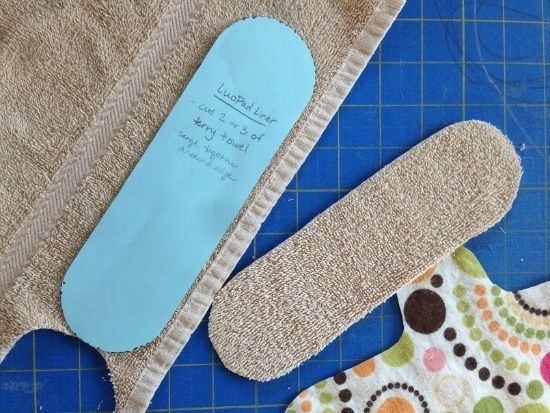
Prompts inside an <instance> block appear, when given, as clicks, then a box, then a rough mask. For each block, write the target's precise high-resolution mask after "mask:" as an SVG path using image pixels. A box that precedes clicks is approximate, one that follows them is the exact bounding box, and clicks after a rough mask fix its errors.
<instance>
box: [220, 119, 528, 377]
mask: <svg viewBox="0 0 550 413" xmlns="http://www.w3.org/2000/svg"><path fill="white" fill-rule="evenodd" d="M520 175H521V168H520V164H519V158H518V156H517V155H516V153H515V151H514V148H513V147H512V145H511V143H510V142H509V141H508V140H507V139H506V138H505V137H504V136H503V135H502V134H501V132H500V131H499V130H498V129H496V128H495V127H493V126H491V125H489V124H487V123H484V122H478V121H469V122H461V123H457V124H454V125H451V126H449V127H447V128H445V129H443V130H441V131H440V132H438V133H436V134H435V135H433V136H432V137H430V138H428V139H427V140H425V141H424V142H422V143H421V144H419V145H417V146H416V147H415V148H413V149H411V150H410V151H408V152H407V153H405V154H404V155H403V156H401V157H400V158H398V159H397V160H395V161H394V162H392V163H391V164H389V165H388V166H386V167H385V168H383V169H382V170H381V171H379V172H378V173H377V174H376V175H374V176H373V177H372V178H370V179H369V180H367V181H366V182H364V183H363V184H362V185H361V186H359V187H358V188H357V189H355V190H354V191H352V192H351V193H350V194H348V195H347V196H346V197H344V198H343V199H342V200H340V201H339V202H337V203H336V204H334V205H333V206H332V207H330V208H329V209H327V210H326V211H325V212H323V213H322V214H321V215H319V216H318V217H317V218H315V219H314V220H313V221H312V222H310V223H309V224H308V225H307V226H306V227H305V228H303V229H302V230H301V231H299V232H298V233H297V234H295V235H294V236H292V237H291V238H289V239H288V240H286V241H285V242H283V243H282V244H281V245H279V246H278V247H277V248H275V249H274V250H273V251H272V252H270V253H268V254H267V255H265V256H264V257H262V258H261V259H259V260H258V261H256V262H255V263H254V264H252V265H251V266H249V267H248V268H246V269H245V270H244V271H242V272H241V273H240V274H239V275H237V276H236V277H235V278H234V279H233V280H231V281H230V282H229V283H228V284H227V286H226V287H225V288H223V289H222V291H221V292H220V293H219V294H218V295H217V297H216V300H215V301H214V304H213V307H212V311H211V315H210V324H209V334H210V339H211V340H212V343H213V344H214V347H215V348H216V350H217V352H218V354H219V356H220V358H221V360H222V361H223V363H224V364H225V366H226V367H227V368H229V369H230V370H232V371H234V372H236V373H238V374H240V375H243V376H246V377H250V378H253V379H257V380H270V379H273V378H276V377H278V376H281V375H282V374H284V373H286V372H288V371H290V370H291V369H293V368H294V367H296V366H298V365H299V364H300V363H301V362H303V361H304V360H307V359H308V358H309V357H311V356H313V355H315V354H316V353H318V352H319V351H320V350H322V349H323V348H324V347H325V346H326V345H327V344H328V343H330V342H331V341H332V340H333V339H334V338H335V337H336V336H338V335H339V334H340V333H342V332H343V331H345V330H346V329H347V328H348V327H349V326H350V325H351V324H353V323H354V322H356V321H357V320H359V319H360V318H362V317H363V316H364V315H365V314H367V313H368V312H369V311H370V310H372V309H373V308H374V307H375V306H377V305H378V304H380V303H381V302H382V301H384V300H385V299H387V298H388V297H389V296H391V295H392V294H394V293H395V292H396V291H397V290H398V289H399V288H401V287H402V286H403V285H405V284H407V283H408V282H410V281H411V279H413V278H414V277H416V276H418V275H419V274H421V273H422V272H423V271H425V270H426V269H427V268H428V267H429V266H431V265H433V263H434V262H437V261H438V260H439V259H441V258H442V257H443V256H444V255H445V254H447V253H449V252H450V251H453V250H454V249H455V248H456V247H457V246H459V245H462V244H463V243H464V242H466V241H467V240H468V239H470V238H471V237H473V236H475V235H477V234H479V233H480V232H482V231H484V230H486V229H487V228H489V227H490V226H492V225H493V224H495V223H496V222H498V221H499V220H500V219H501V218H502V217H503V216H504V214H505V213H506V211H508V209H509V208H510V206H511V204H512V201H513V199H514V198H515V195H516V192H517V189H518V185H519V179H520Z"/></svg>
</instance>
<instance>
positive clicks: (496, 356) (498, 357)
mask: <svg viewBox="0 0 550 413" xmlns="http://www.w3.org/2000/svg"><path fill="white" fill-rule="evenodd" d="M503 358H504V353H503V352H502V351H500V350H493V351H492V352H491V360H493V361H494V362H497V363H498V362H499V361H502V359H503Z"/></svg>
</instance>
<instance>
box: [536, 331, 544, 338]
mask: <svg viewBox="0 0 550 413" xmlns="http://www.w3.org/2000/svg"><path fill="white" fill-rule="evenodd" d="M544 337H546V333H545V332H544V330H537V338H538V339H539V340H543V339H544Z"/></svg>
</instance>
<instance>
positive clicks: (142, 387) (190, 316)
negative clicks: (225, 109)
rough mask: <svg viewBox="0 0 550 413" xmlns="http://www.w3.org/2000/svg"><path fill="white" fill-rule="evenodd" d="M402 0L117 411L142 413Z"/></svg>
mask: <svg viewBox="0 0 550 413" xmlns="http://www.w3.org/2000/svg"><path fill="white" fill-rule="evenodd" d="M404 3H405V0H380V1H379V3H378V5H377V6H376V7H375V10H374V11H373V14H372V15H371V16H370V17H369V19H368V21H367V22H366V25H365V27H364V28H363V29H362V30H361V31H360V33H359V34H358V35H357V37H356V40H355V43H354V44H352V45H351V46H350V48H349V52H348V54H347V57H346V58H345V59H344V61H343V62H342V65H341V67H340V68H339V70H338V72H337V74H336V76H335V77H334V79H333V80H332V82H331V84H330V86H329V87H328V89H327V90H326V91H325V93H324V94H323V95H322V96H321V98H320V101H319V105H318V106H317V107H316V108H315V109H314V110H313V111H312V112H311V114H310V115H309V117H308V118H307V119H306V120H305V122H304V123H303V124H302V127H301V128H300V130H298V131H297V133H296V138H295V140H294V141H293V142H292V143H291V145H290V147H289V150H288V151H287V152H286V153H285V154H282V155H281V156H280V157H279V159H274V162H277V165H276V167H275V173H273V174H272V176H271V177H270V179H269V181H268V182H267V183H266V184H265V185H264V188H263V190H261V191H259V192H258V194H257V195H256V196H255V197H254V198H252V199H251V200H250V204H249V207H248V208H247V209H246V210H245V211H244V212H243V213H242V214H241V215H240V217H239V218H238V219H237V221H236V225H235V227H234V229H233V230H232V231H231V233H230V234H229V235H228V236H227V238H226V240H225V242H224V243H223V245H222V246H221V248H220V249H219V251H218V253H217V255H216V256H215V258H214V259H213V260H212V262H211V263H210V265H208V266H207V267H206V268H205V269H204V270H203V271H202V273H201V274H200V275H199V277H198V278H197V281H196V282H195V284H194V285H193V287H192V288H191V290H190V292H189V293H188V295H187V297H186V298H185V299H184V304H183V306H182V307H180V309H179V310H178V312H177V313H176V317H175V321H174V323H173V324H172V325H171V326H170V328H169V329H168V330H167V331H166V334H165V336H164V338H163V340H162V341H161V342H160V343H159V345H158V346H157V349H156V351H155V352H154V353H153V354H152V355H151V357H150V358H149V360H148V363H147V366H146V367H145V368H144V370H143V372H142V374H141V375H140V378H139V379H138V380H137V382H136V384H135V385H134V387H133V389H132V391H131V392H130V394H129V396H128V398H127V399H126V401H125V402H124V403H123V404H121V405H120V406H117V410H118V411H120V412H139V411H145V410H146V409H147V406H148V404H149V402H150V400H151V398H152V396H153V394H154V392H155V391H156V389H157V388H158V386H159V385H160V382H161V381H162V379H163V378H164V376H165V374H166V371H167V370H168V369H169V368H170V366H171V365H172V364H173V363H174V361H175V359H176V357H177V356H178V354H179V353H180V352H181V349H182V348H183V346H184V345H185V344H186V343H187V341H188V340H189V337H190V335H191V333H192V332H193V331H194V330H195V329H196V327H197V326H198V324H199V323H200V321H201V320H202V319H203V317H204V315H205V314H206V312H207V311H208V308H209V307H210V305H211V303H212V300H213V299H214V296H215V294H216V292H217V291H218V290H219V289H220V288H221V287H222V285H223V283H224V282H225V280H226V279H227V277H228V275H229V273H230V272H231V271H232V270H233V268H234V266H235V265H236V263H237V261H238V260H239V259H240V257H241V256H242V255H243V254H244V252H245V251H246V248H248V245H249V244H250V242H251V241H252V240H253V238H254V236H255V235H256V233H257V231H258V230H259V228H260V225H261V223H262V222H263V221H264V220H265V218H266V217H267V215H268V214H269V212H270V211H271V209H272V207H273V205H274V204H275V202H276V201H277V199H278V198H279V197H280V195H281V194H282V192H283V191H284V190H285V188H286V186H287V185H288V183H289V182H290V180H291V179H292V177H293V175H294V174H295V173H296V171H297V170H298V168H299V167H300V166H301V164H302V163H303V161H304V160H305V158H306V156H307V155H308V154H309V152H310V151H311V149H312V148H313V146H314V145H315V143H316V142H317V140H318V139H319V137H320V135H321V134H322V132H323V131H324V129H325V128H326V126H327V125H328V123H329V122H330V120H331V119H332V117H333V116H334V114H335V113H336V111H337V110H338V108H339V106H340V105H341V103H342V102H343V100H344V98H345V97H346V96H347V94H348V93H349V91H350V89H351V87H352V86H353V84H354V83H355V82H356V80H357V78H358V77H359V75H360V74H361V72H362V71H363V69H364V68H365V66H366V64H367V63H368V61H369V60H370V58H371V57H372V54H373V53H374V51H375V50H376V48H377V47H378V45H379V44H380V41H381V40H382V38H383V37H384V34H385V33H386V32H387V31H388V29H389V27H390V26H391V24H392V23H393V21H394V20H395V18H396V17H397V14H398V13H399V11H400V10H401V8H402V7H403V5H404Z"/></svg>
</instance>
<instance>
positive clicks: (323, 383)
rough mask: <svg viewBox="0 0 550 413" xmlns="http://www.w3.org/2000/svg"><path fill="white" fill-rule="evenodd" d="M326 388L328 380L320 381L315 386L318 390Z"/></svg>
mask: <svg viewBox="0 0 550 413" xmlns="http://www.w3.org/2000/svg"><path fill="white" fill-rule="evenodd" d="M326 386H327V381H326V380H323V381H320V382H319V383H317V384H315V388H316V389H324V388H325V387H326Z"/></svg>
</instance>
